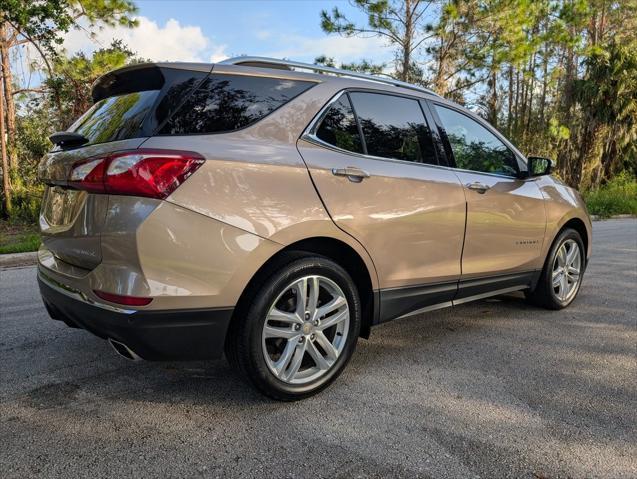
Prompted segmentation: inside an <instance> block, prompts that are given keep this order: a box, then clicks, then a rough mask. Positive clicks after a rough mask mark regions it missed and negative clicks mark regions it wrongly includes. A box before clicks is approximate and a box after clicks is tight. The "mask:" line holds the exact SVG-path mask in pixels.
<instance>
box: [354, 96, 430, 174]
mask: <svg viewBox="0 0 637 479" xmlns="http://www.w3.org/2000/svg"><path fill="white" fill-rule="evenodd" d="M350 95H351V96H350V97H351V99H352V104H353V105H354V111H355V112H356V115H357V116H358V121H359V122H360V124H361V127H362V130H363V137H364V138H365V145H366V147H367V154H369V155H373V156H380V157H383V158H395V159H398V160H406V161H416V162H420V163H432V164H437V163H438V162H437V161H436V155H435V153H434V146H433V142H432V140H431V134H430V132H429V128H428V126H427V123H426V121H425V117H424V115H423V113H422V110H421V108H420V104H419V103H418V101H416V100H412V99H410V98H403V97H399V96H392V95H383V94H376V93H360V92H354V93H351V94H350Z"/></svg>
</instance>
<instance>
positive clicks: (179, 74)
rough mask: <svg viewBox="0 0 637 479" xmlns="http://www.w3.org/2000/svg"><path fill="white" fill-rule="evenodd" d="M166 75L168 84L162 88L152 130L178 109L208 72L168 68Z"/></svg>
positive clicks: (151, 126)
mask: <svg viewBox="0 0 637 479" xmlns="http://www.w3.org/2000/svg"><path fill="white" fill-rule="evenodd" d="M164 76H165V77H166V85H165V86H164V88H163V89H162V92H161V100H160V101H159V103H158V104H157V108H156V109H155V112H154V113H153V115H152V117H151V124H150V130H151V131H154V130H155V129H156V128H157V127H160V126H161V125H162V124H163V122H164V120H166V119H167V118H168V117H170V115H172V114H173V113H175V112H176V111H177V109H178V108H179V107H180V106H181V105H182V103H183V102H184V101H185V100H186V99H187V98H188V96H189V95H190V93H192V92H193V91H194V89H195V88H196V87H197V86H199V84H200V83H201V82H202V81H203V80H204V79H205V78H206V77H207V76H208V72H193V71H188V70H168V69H166V70H165V71H164Z"/></svg>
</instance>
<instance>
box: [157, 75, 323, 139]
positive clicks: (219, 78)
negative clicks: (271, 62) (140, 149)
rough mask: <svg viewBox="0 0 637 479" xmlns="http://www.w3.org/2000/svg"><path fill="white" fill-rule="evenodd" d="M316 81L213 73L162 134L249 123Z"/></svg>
mask: <svg viewBox="0 0 637 479" xmlns="http://www.w3.org/2000/svg"><path fill="white" fill-rule="evenodd" d="M312 85H314V83H313V82H306V81H297V80H283V79H278V78H267V77H251V76H244V75H214V74H212V75H210V76H209V77H208V78H207V79H206V80H205V81H204V82H203V83H202V85H201V86H200V87H199V88H197V90H196V91H195V92H194V93H192V94H191V95H190V97H188V99H187V100H186V101H185V102H184V104H183V105H181V107H180V109H179V110H178V111H177V112H176V113H175V114H174V115H173V116H172V117H171V118H170V119H169V120H168V121H167V122H166V123H165V125H164V126H163V127H162V128H161V130H160V132H159V134H160V135H189V134H202V133H221V132H227V131H232V130H238V129H240V128H244V127H246V126H249V125H251V124H253V123H255V122H257V121H259V120H261V119H262V118H263V117H265V116H266V115H268V114H270V113H272V112H273V111H274V110H276V109H277V108H279V107H280V106H282V105H284V104H285V103H287V102H289V101H290V100H291V99H293V98H294V97H296V96H297V95H300V94H301V93H303V92H304V91H306V90H307V89H308V88H310V87H311V86H312Z"/></svg>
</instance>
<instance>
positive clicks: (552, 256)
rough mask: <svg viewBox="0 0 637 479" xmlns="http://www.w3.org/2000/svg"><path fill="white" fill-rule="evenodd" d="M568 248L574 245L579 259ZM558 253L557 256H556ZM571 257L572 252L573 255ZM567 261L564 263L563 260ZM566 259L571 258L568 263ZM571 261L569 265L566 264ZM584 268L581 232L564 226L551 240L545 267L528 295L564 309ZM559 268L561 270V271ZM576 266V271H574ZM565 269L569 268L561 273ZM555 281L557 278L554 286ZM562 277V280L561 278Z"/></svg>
mask: <svg viewBox="0 0 637 479" xmlns="http://www.w3.org/2000/svg"><path fill="white" fill-rule="evenodd" d="M571 248H577V254H578V255H579V256H578V260H577V261H575V260H572V259H571V258H572V257H571V256H570V254H574V253H571V251H573V252H574V251H575V250H574V249H571ZM558 255H560V257H559V258H558ZM573 258H574V256H573ZM565 261H566V266H564V265H563V264H562V263H564V262H565ZM569 261H571V262H570V263H569ZM569 264H570V266H569ZM585 269H586V252H585V250H584V242H583V241H582V237H581V236H580V234H579V233H578V232H577V231H575V230H574V229H571V228H567V229H565V230H563V231H562V232H561V233H560V234H559V235H558V236H557V238H556V239H555V241H554V242H553V245H552V246H551V250H550V251H549V254H548V256H547V258H546V261H545V263H544V268H543V269H542V273H541V275H540V279H539V280H538V284H537V286H536V288H535V290H534V291H532V292H528V293H527V299H528V300H529V301H530V302H531V303H533V304H536V305H537V306H542V307H544V308H546V309H554V310H557V309H563V308H566V307H567V306H568V305H569V304H571V303H572V302H573V301H574V300H575V298H576V297H577V293H578V292H579V289H580V287H581V285H582V279H583V277H584V271H585ZM560 270H561V271H562V274H561V275H560ZM576 270H577V274H576V273H575V271H576ZM564 271H568V274H566V277H564ZM554 281H556V282H558V283H559V284H558V285H557V286H554ZM564 281H565V282H564Z"/></svg>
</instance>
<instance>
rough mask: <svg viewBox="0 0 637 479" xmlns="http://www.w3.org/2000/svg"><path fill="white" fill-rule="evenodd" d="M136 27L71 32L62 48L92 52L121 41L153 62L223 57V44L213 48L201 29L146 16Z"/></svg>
mask: <svg viewBox="0 0 637 479" xmlns="http://www.w3.org/2000/svg"><path fill="white" fill-rule="evenodd" d="M137 20H138V21H139V25H138V26H137V28H132V29H131V28H125V27H121V26H116V27H105V28H102V29H95V30H94V31H93V32H92V34H90V33H89V32H87V31H86V30H84V29H82V30H72V31H70V32H69V33H68V34H67V36H66V38H65V39H64V44H63V47H64V48H65V49H66V50H67V51H68V52H69V53H70V54H73V53H77V52H79V51H83V52H86V53H89V52H92V51H94V50H96V49H98V48H100V47H106V46H108V45H110V43H111V42H112V41H113V40H122V41H123V42H124V44H126V45H127V46H128V48H130V49H131V50H133V51H134V52H135V53H136V54H137V55H138V56H140V57H142V58H148V59H150V60H153V61H182V62H187V61H194V62H196V61H207V60H209V59H213V58H214V59H220V58H224V57H226V56H227V55H226V54H225V48H226V46H225V45H216V44H214V43H213V42H212V41H211V40H210V39H209V38H208V37H206V36H205V35H204V33H203V32H202V30H201V28H200V27H197V26H189V25H183V26H182V25H181V24H180V23H179V22H178V21H177V20H175V19H172V18H171V19H170V20H168V21H167V22H166V24H165V25H163V26H161V25H159V24H158V23H157V22H155V21H153V20H150V19H149V18H147V17H137Z"/></svg>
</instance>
